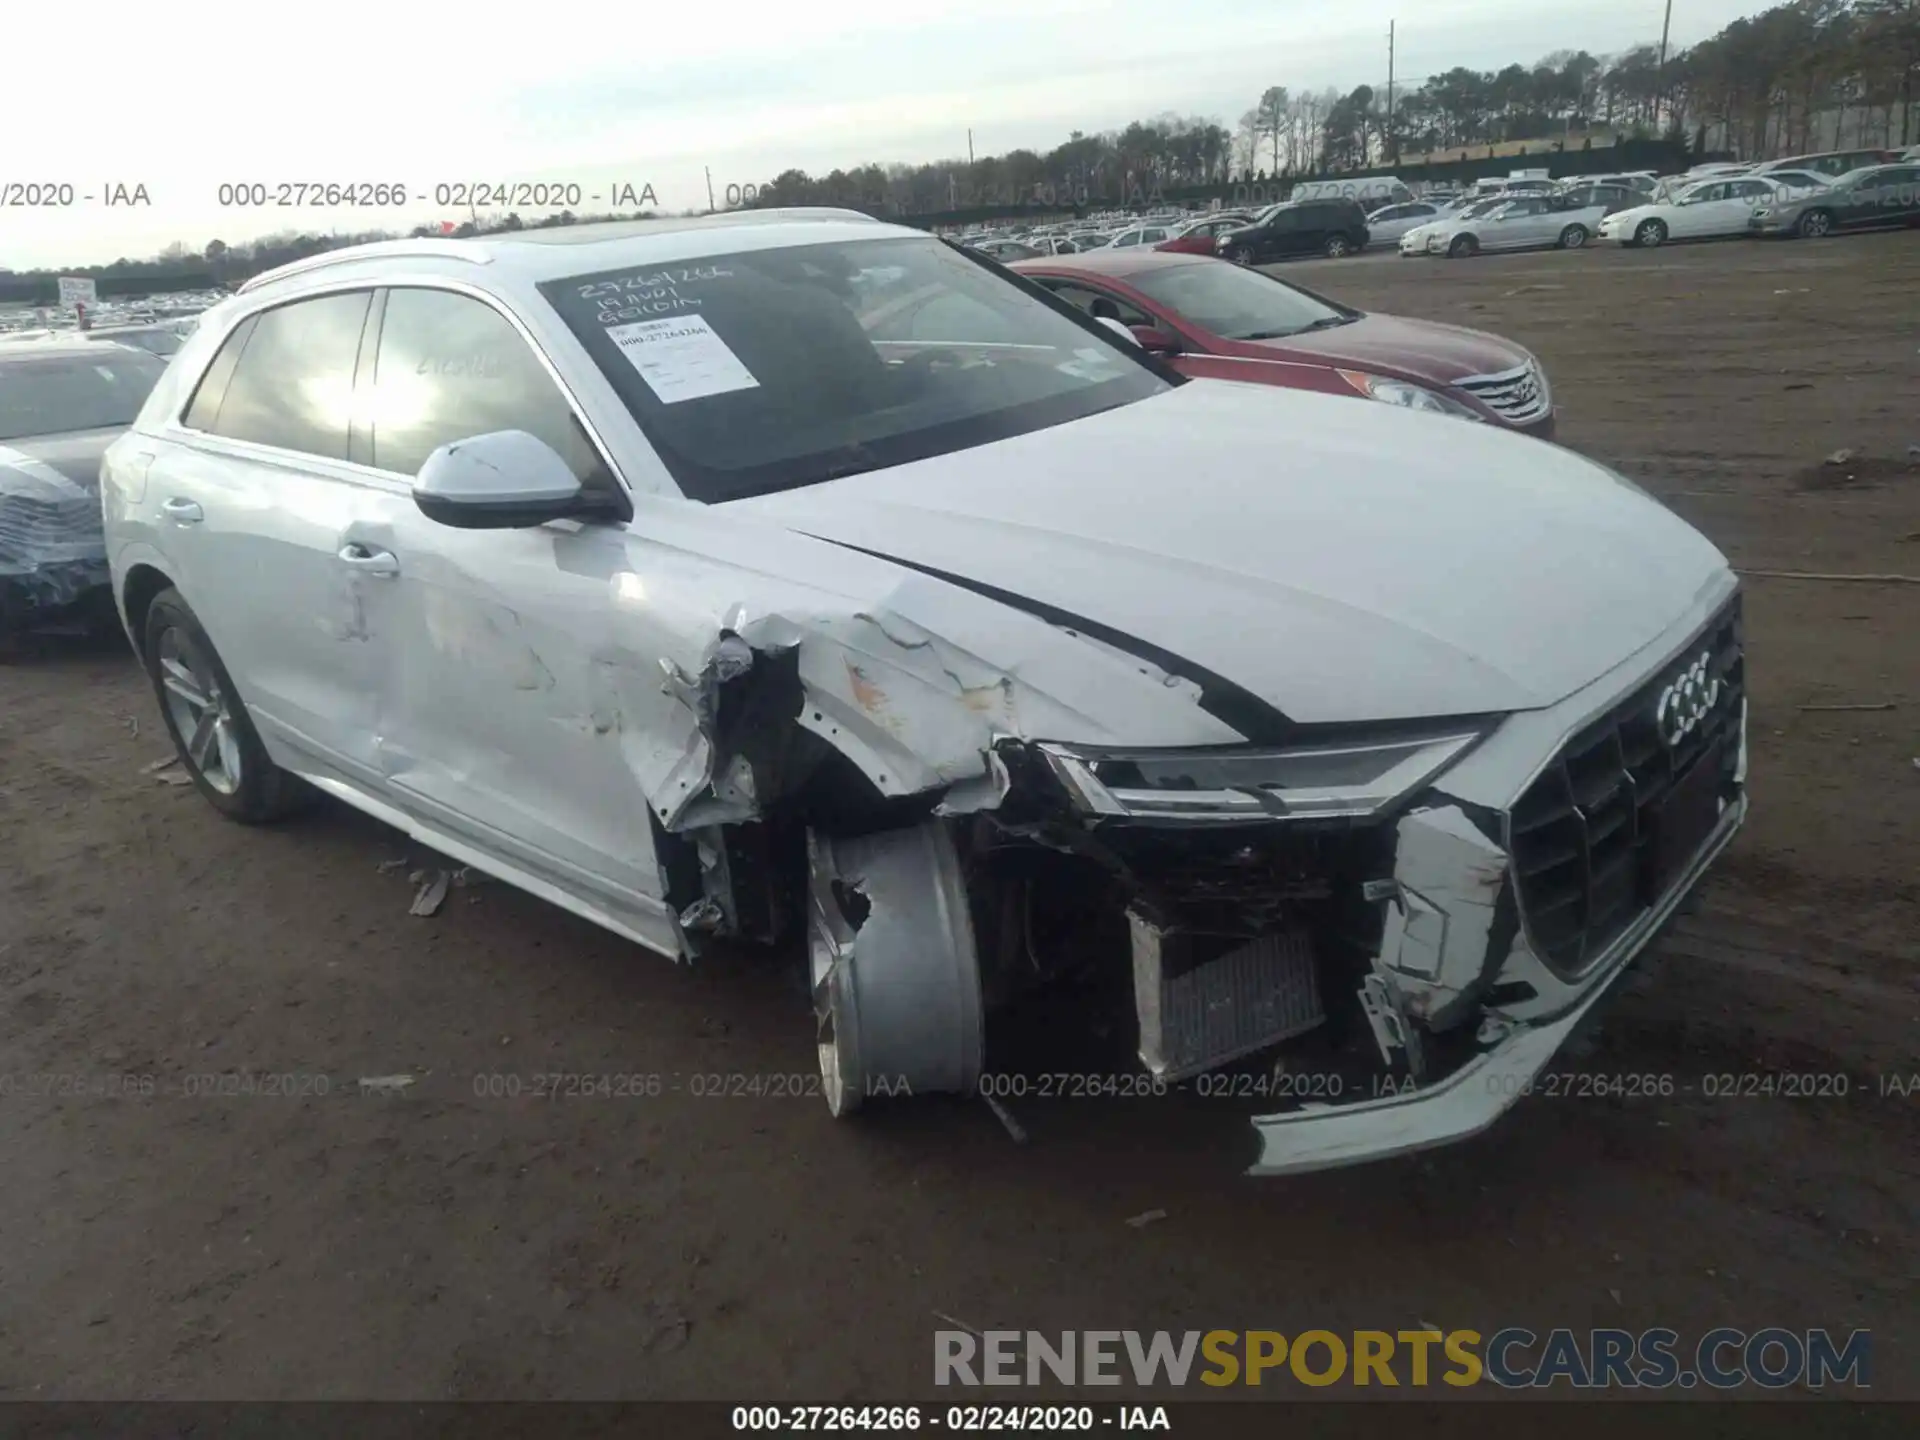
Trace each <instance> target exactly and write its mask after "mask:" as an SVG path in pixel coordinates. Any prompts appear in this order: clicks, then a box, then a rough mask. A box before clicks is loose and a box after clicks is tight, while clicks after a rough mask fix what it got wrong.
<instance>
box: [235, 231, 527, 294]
mask: <svg viewBox="0 0 1920 1440" xmlns="http://www.w3.org/2000/svg"><path fill="white" fill-rule="evenodd" d="M377 255H432V256H438V257H440V258H441V259H444V260H465V261H467V262H468V263H470V264H473V265H490V264H492V263H493V257H492V256H491V255H489V254H487V253H486V251H484V250H482V249H480V248H479V247H478V246H477V245H473V244H471V243H470V242H468V241H465V240H438V239H433V238H429V237H422V238H421V239H417V240H373V241H369V242H368V243H367V244H365V245H348V246H346V247H345V248H344V249H340V250H323V251H322V252H321V253H320V254H318V255H309V256H307V257H306V258H305V259H304V260H291V261H289V262H288V263H287V264H285V265H279V266H276V267H275V268H273V269H272V270H263V271H261V272H260V273H259V274H258V275H255V276H254V277H253V278H252V279H251V280H248V281H247V282H246V283H245V284H243V285H242V286H241V287H240V288H239V290H238V291H236V292H235V293H236V294H240V295H245V294H246V293H247V292H248V291H250V290H258V289H259V288H260V287H261V286H262V285H266V284H270V283H271V282H273V281H275V280H284V279H286V278H287V277H288V276H289V275H304V274H306V273H307V271H309V270H322V269H325V268H326V267H327V266H329V265H345V264H348V263H350V262H351V261H354V260H364V259H367V258H369V257H371V256H377Z"/></svg>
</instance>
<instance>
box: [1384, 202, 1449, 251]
mask: <svg viewBox="0 0 1920 1440" xmlns="http://www.w3.org/2000/svg"><path fill="white" fill-rule="evenodd" d="M1443 214H1444V211H1443V209H1442V207H1441V206H1439V205H1437V204H1435V203H1433V202H1432V201H1430V200H1413V201H1409V202H1408V203H1406V204H1404V205H1382V206H1381V207H1380V208H1379V209H1378V210H1375V211H1374V212H1373V213H1372V214H1370V215H1369V216H1367V248H1368V249H1369V250H1384V249H1386V247H1387V246H1389V245H1398V244H1399V243H1400V237H1401V236H1403V235H1405V234H1406V233H1407V232H1408V231H1409V230H1411V229H1413V227H1414V226H1416V225H1427V224H1430V223H1432V222H1433V221H1435V220H1438V219H1440V218H1441V216H1442V215H1443Z"/></svg>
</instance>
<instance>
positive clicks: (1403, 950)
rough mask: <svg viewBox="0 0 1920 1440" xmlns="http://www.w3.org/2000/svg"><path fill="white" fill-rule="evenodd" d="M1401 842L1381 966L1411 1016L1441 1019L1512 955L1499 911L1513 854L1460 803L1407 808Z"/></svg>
mask: <svg viewBox="0 0 1920 1440" xmlns="http://www.w3.org/2000/svg"><path fill="white" fill-rule="evenodd" d="M1395 845H1396V849H1395V860H1394V872H1393V873H1394V881H1395V889H1396V893H1395V894H1394V896H1393V898H1391V899H1390V900H1388V901H1387V915H1386V925H1385V932H1384V934H1383V936H1382V940H1381V947H1380V957H1379V961H1378V966H1377V968H1378V970H1379V972H1380V974H1381V975H1382V976H1383V977H1384V978H1385V979H1386V980H1387V982H1388V987H1387V988H1388V990H1390V991H1391V993H1392V994H1393V995H1395V996H1396V997H1398V999H1399V1003H1401V1004H1404V1005H1405V1007H1406V1009H1407V1013H1408V1014H1409V1015H1410V1016H1413V1017H1417V1018H1419V1019H1421V1020H1423V1021H1426V1022H1427V1023H1429V1024H1436V1023H1440V1022H1443V1021H1444V1020H1445V1019H1447V1018H1449V1012H1450V1011H1451V1009H1452V1008H1453V1007H1454V1006H1455V1005H1456V1004H1457V1003H1459V1002H1461V1001H1462V1000H1463V999H1464V998H1465V997H1466V996H1467V995H1468V993H1469V991H1471V990H1473V989H1475V988H1476V987H1478V986H1479V985H1480V984H1481V982H1482V981H1483V980H1484V979H1485V978H1487V977H1488V976H1490V975H1491V974H1493V973H1494V972H1495V971H1497V970H1498V969H1499V967H1500V965H1501V964H1502V963H1503V962H1504V961H1505V960H1506V955H1505V953H1504V946H1502V944H1501V938H1502V930H1503V928H1505V927H1501V926H1500V925H1499V924H1498V916H1497V912H1498V909H1499V906H1500V899H1501V891H1502V888H1503V887H1504V886H1505V885H1506V884H1507V871H1508V865H1507V855H1506V852H1505V851H1504V850H1503V849H1501V847H1500V846H1499V845H1498V844H1496V843H1495V842H1494V841H1493V840H1491V839H1489V838H1488V837H1487V836H1486V835H1485V834H1483V833H1482V832H1481V830H1480V828H1479V827H1478V826H1476V825H1475V823H1474V821H1473V820H1472V818H1470V817H1469V816H1468V814H1467V813H1466V811H1465V810H1464V809H1463V808H1462V807H1461V806H1459V805H1457V804H1455V805H1443V806H1437V807H1434V808H1429V809H1421V810H1414V811H1412V812H1410V813H1408V814H1406V815H1404V816H1402V817H1401V819H1400V822H1399V824H1398V826H1397V827H1396V830H1395ZM1509 904H1511V899H1510V898H1509ZM1512 938H1513V937H1512V935H1511V934H1506V935H1505V936H1504V939H1505V942H1506V944H1509V945H1510V944H1511V943H1512ZM1494 949H1500V950H1502V953H1500V954H1492V953H1490V951H1491V950H1494ZM1384 993H1385V992H1383V996H1384ZM1369 1014H1370V1015H1371V1011H1370V1012H1369Z"/></svg>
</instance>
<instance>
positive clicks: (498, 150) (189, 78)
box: [0, 0, 1763, 269]
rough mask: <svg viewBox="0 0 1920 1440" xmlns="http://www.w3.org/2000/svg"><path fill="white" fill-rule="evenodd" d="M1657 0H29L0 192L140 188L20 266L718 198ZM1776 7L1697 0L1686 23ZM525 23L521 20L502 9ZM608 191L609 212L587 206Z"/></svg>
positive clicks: (1588, 39)
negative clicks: (506, 187)
mask: <svg viewBox="0 0 1920 1440" xmlns="http://www.w3.org/2000/svg"><path fill="white" fill-rule="evenodd" d="M1662 3H1663V0H1548V3H1545V4H1542V3H1540V0H1427V3H1425V4H1423V5H1417V6H1416V5H1410V4H1405V3H1402V0H1344V3H1340V4H1330V3H1328V0H798V3H795V0H780V3H770V0H734V3H731V4H725V5H676V6H664V5H646V4H640V3H635V0H624V3H611V0H541V3H539V4H537V5H534V6H529V7H518V6H515V7H510V8H509V7H501V8H498V9H488V8H486V7H481V8H478V9H459V8H455V9H448V8H447V7H446V6H444V5H442V4H431V5H430V4H426V3H421V0H328V3H326V4H323V5H318V6H306V5H301V6H296V7H295V8H294V9H292V10H286V11H278V12H276V11H274V10H273V9H271V8H266V9H262V8H260V7H257V6H255V7H246V8H241V9H233V8H222V7H206V6H199V7H193V6H185V7H183V6H178V5H164V6H162V5H153V4H151V3H148V0H137V3H134V0H99V3H95V4H93V5H89V6H87V7H85V13H84V14H80V13H77V12H75V11H73V10H71V9H69V8H67V7H61V6H56V5H45V4H34V5H27V4H24V3H23V4H21V5H19V6H16V7H14V8H15V9H16V10H17V11H18V12H20V13H16V14H14V15H11V16H10V17H9V19H8V23H7V26H6V31H5V36H6V39H5V50H6V54H7V57H8V59H9V61H10V62H12V63H10V64H9V65H8V67H7V68H8V72H9V73H8V75H7V77H6V80H5V83H4V85H0V185H5V184H7V183H8V182H25V181H49V180H51V181H56V182H59V181H65V182H70V183H72V184H73V185H74V187H75V190H76V192H77V193H78V194H87V193H93V194H95V195H99V194H101V193H103V192H104V190H105V189H106V187H108V186H110V185H112V184H115V183H119V184H124V185H125V186H126V187H127V188H128V189H129V190H131V189H132V188H133V187H134V186H135V185H144V186H145V187H146V190H147V193H148V195H149V196H150V197H151V200H152V204H151V206H150V207H146V208H134V209H122V208H105V207H103V206H101V205H100V204H99V203H98V201H96V202H95V203H94V204H92V205H87V204H85V203H82V204H81V205H80V206H78V207H77V208H74V209H70V210H64V211H62V210H32V209H13V208H8V209H0V265H6V266H10V267H12V268H14V269H27V268H31V267H34V266H39V265H58V264H63V263H73V264H81V263H89V262H101V261H107V260H112V259H114V258H115V257H116V256H119V255H133V256H144V255H150V254H153V253H155V252H157V251H159V250H160V249H161V248H162V247H164V246H165V245H167V244H168V243H169V242H172V241H181V242H184V243H185V244H187V245H189V246H191V247H193V248H195V249H198V248H200V247H202V246H204V245H205V244H206V243H207V242H208V241H209V240H212V239H214V238H216V237H217V238H220V239H223V240H226V241H228V242H230V243H231V242H235V241H241V240H247V239H251V238H254V237H257V236H259V235H263V234H268V233H272V232H275V231H281V230H289V229H309V230H311V229H333V228H340V229H362V228H370V227H371V226H372V225H379V226H380V227H382V228H388V227H391V228H410V227H411V226H413V225H415V224H418V223H420V222H422V221H434V220H439V219H441V218H452V219H460V218H464V216H463V215H459V214H453V215H445V214H444V212H443V211H442V210H440V209H438V208H436V206H435V205H434V204H433V202H432V192H433V187H434V186H435V185H437V184H441V183H449V184H451V183H455V182H460V181H487V182H490V183H492V182H508V181H519V180H535V179H545V180H552V181H561V182H567V183H577V184H580V185H581V186H582V187H583V189H584V191H585V192H586V193H587V194H593V193H605V191H606V187H608V186H610V185H613V184H618V183H622V182H625V183H628V184H631V185H632V186H633V187H634V189H635V191H636V192H638V191H639V190H640V189H641V187H643V186H645V185H652V186H653V189H654V193H655V195H656V196H657V198H658V200H659V202H660V205H661V208H663V209H666V210H679V209H687V208H691V207H694V206H703V205H705V203H706V195H707V190H706V180H705V177H704V171H703V167H710V168H711V170H712V176H713V185H714V190H715V193H716V195H718V196H719V197H720V198H721V199H723V200H724V198H725V194H726V188H727V186H728V185H729V184H736V185H737V184H743V183H746V182H750V181H760V180H766V179H769V178H771V177H772V176H773V175H774V174H775V173H776V172H778V171H779V170H781V169H784V168H786V167H788V166H798V167H800V168H801V169H804V170H808V171H812V172H814V173H816V174H817V173H823V172H825V171H827V170H830V169H832V168H833V167H835V166H853V165H858V164H862V163H864V162H866V161H869V160H874V161H879V162H881V163H887V162H890V161H918V160H931V159H938V158H943V157H949V156H956V155H961V156H963V155H965V153H966V147H967V130H968V127H972V130H973V143H974V149H975V151H976V153H978V154H982V155H985V154H993V153H997V152H1000V151H1004V150H1009V149H1013V148H1015V147H1017V146H1030V147H1032V148H1034V149H1039V150H1045V149H1047V148H1049V147H1051V146H1053V145H1056V144H1058V143H1060V141H1062V140H1064V139H1065V138H1066V136H1067V133H1068V132H1069V131H1070V130H1074V129H1080V130H1086V131H1089V132H1091V131H1098V130H1104V129H1109V128H1113V127H1117V126H1120V125H1123V124H1125V123H1126V122H1127V121H1129V120H1133V119H1138V118H1144V117H1148V116H1152V115H1157V114H1160V113H1162V112H1165V111H1175V112H1178V113H1180V114H1183V115H1184V114H1196V115H1203V116H1207V117H1209V118H1213V119H1217V120H1219V121H1221V122H1222V123H1223V124H1226V125H1228V126H1230V127H1231V126H1232V125H1234V124H1235V122H1236V121H1237V119H1238V117H1239V116H1240V115H1241V113H1242V112H1244V111H1245V110H1247V109H1248V108H1249V107H1251V105H1252V104H1253V102H1254V101H1255V99H1256V98H1257V97H1258V95H1259V93H1260V92H1261V90H1263V89H1264V88H1266V87H1267V86H1268V85H1286V86H1288V87H1289V88H1291V89H1295V90H1299V89H1303V88H1304V89H1321V88H1324V87H1326V86H1329V85H1333V86H1338V87H1340V88H1341V89H1343V90H1344V89H1350V88H1352V87H1353V86H1355V85H1358V84H1363V83H1365V84H1372V85H1375V86H1380V85H1383V84H1384V83H1385V80H1386V75H1387V22H1388V21H1389V19H1396V18H1397V19H1398V21H1399V29H1398V58H1397V62H1396V71H1397V75H1398V77H1399V80H1400V81H1401V82H1402V83H1407V82H1417V81H1418V79H1419V78H1420V77H1422V76H1424V75H1429V74H1435V73H1438V72H1440V71H1444V70H1448V69H1451V68H1452V67H1453V66H1456V65H1467V66H1472V67H1474V68H1476V69H1493V68H1498V67H1499V66H1502V65H1505V64H1508V63H1510V62H1514V61H1519V62H1521V63H1531V62H1532V61H1534V60H1536V59H1538V58H1539V57H1540V56H1542V55H1544V54H1546V53H1548V52H1549V51H1552V50H1556V49H1586V50H1591V51H1593V52H1594V53H1596V54H1606V53H1609V52H1614V51H1619V50H1623V49H1625V48H1627V47H1628V46H1630V45H1633V44H1637V43H1640V42H1657V41H1658V40H1659V36H1660V22H1661V13H1662ZM1761 8H1763V6H1762V3H1761V0H1678V3H1677V4H1676V5H1675V7H1674V16H1673V39H1672V44H1673V46H1674V47H1675V48H1679V47H1682V46H1685V45H1687V44H1690V43H1692V42H1694V41H1696V40H1700V39H1703V38H1705V37H1706V36H1708V35H1710V34H1712V33H1714V32H1715V31H1717V30H1719V29H1720V28H1721V27H1722V26H1724V25H1725V24H1726V23H1727V22H1728V21H1730V20H1732V19H1734V18H1736V17H1737V16H1739V15H1742V14H1748V13H1753V12H1754V11H1757V10H1759V9H1761ZM509 15H512V16H514V17H516V19H518V18H519V17H525V23H524V25H516V26H514V27H512V28H509V26H508V25H507V24H506V23H504V22H505V20H506V17H507V16H509ZM302 180H306V181H319V182H323V183H334V184H345V183H349V182H355V183H357V182H361V181H383V182H389V183H394V184H402V185H405V186H407V187H408V189H409V190H410V191H413V192H416V193H418V194H421V195H422V196H423V199H424V203H418V202H417V203H415V204H412V205H410V206H409V207H408V208H407V209H405V210H404V211H388V212H381V213H379V214H377V215H371V216H370V215H369V213H368V212H365V211H361V212H351V211H348V212H340V211H333V212H329V211H285V210H280V211H274V212H271V213H266V214H263V213H262V212H260V211H257V210H255V211H245V210H232V209H222V208H220V207H219V206H218V204H217V203H216V201H217V195H218V187H219V185H220V184H221V182H222V181H263V182H268V183H272V182H277V181H302ZM586 208H588V209H591V208H592V206H591V205H588V206H587V207H586Z"/></svg>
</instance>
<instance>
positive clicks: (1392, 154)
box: [1382, 20, 1400, 164]
mask: <svg viewBox="0 0 1920 1440" xmlns="http://www.w3.org/2000/svg"><path fill="white" fill-rule="evenodd" d="M1393 24H1394V22H1393V21H1391V20H1389V21H1387V134H1386V141H1387V143H1386V147H1385V148H1386V152H1387V153H1386V154H1385V155H1384V156H1383V157H1382V158H1383V159H1385V160H1386V161H1387V162H1388V163H1389V164H1391V163H1392V162H1393V161H1395V160H1398V159H1399V158H1400V156H1399V153H1398V151H1399V147H1398V146H1396V145H1395V144H1394V140H1393Z"/></svg>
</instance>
